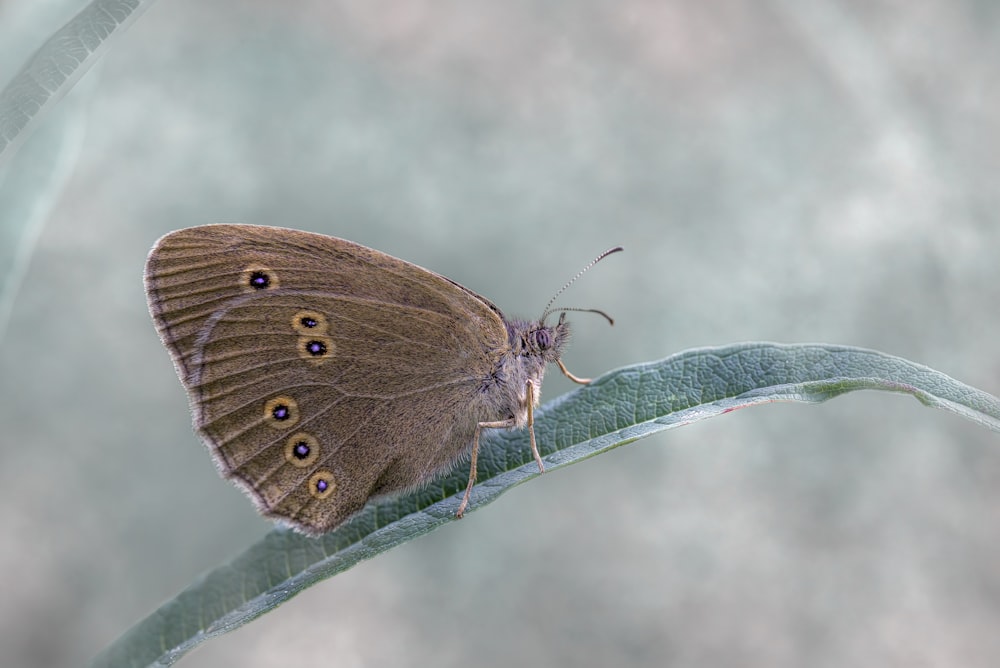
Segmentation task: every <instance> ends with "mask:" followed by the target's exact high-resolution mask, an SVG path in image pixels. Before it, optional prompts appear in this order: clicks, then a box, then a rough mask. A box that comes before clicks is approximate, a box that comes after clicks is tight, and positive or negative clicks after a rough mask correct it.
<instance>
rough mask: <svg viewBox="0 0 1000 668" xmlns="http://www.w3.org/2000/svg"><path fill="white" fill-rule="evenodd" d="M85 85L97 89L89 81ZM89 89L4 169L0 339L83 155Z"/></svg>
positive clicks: (0, 189) (0, 187)
mask: <svg viewBox="0 0 1000 668" xmlns="http://www.w3.org/2000/svg"><path fill="white" fill-rule="evenodd" d="M85 88H88V89H92V87H90V86H87V87H85ZM80 93H89V90H79V89H78V90H77V93H76V94H74V95H71V96H70V98H69V99H68V100H67V101H66V103H65V104H63V105H62V107H60V109H59V110H58V111H57V112H56V114H55V115H54V116H53V117H52V118H51V119H50V120H49V122H48V123H45V124H44V125H43V126H41V127H40V128H39V130H38V132H36V133H35V134H34V135H33V136H32V137H31V138H30V139H29V140H28V141H27V142H26V143H25V145H24V147H23V148H22V150H21V151H20V152H19V153H18V155H17V157H16V158H15V159H14V160H12V161H11V162H9V163H8V165H7V166H8V167H9V169H7V170H3V171H0V267H2V269H0V343H2V342H3V339H4V336H5V335H6V333H7V325H8V323H9V321H10V316H11V312H12V311H13V308H14V300H15V298H16V297H17V293H18V291H19V290H20V287H21V283H22V281H23V280H24V277H25V275H26V274H27V271H28V266H29V264H30V262H31V257H32V255H33V254H34V250H35V245H36V243H37V242H38V237H39V236H40V235H41V233H42V228H43V227H44V225H45V221H46V220H48V217H49V214H50V213H51V211H52V209H53V208H54V207H55V204H56V203H57V202H58V201H59V197H60V195H61V194H62V190H63V186H64V185H65V183H66V181H67V180H68V179H69V176H70V174H71V173H72V171H73V166H74V165H75V164H76V160H77V157H78V156H79V152H80V147H81V146H82V144H83V137H84V134H85V127H86V101H87V98H88V96H87V95H81V94H80Z"/></svg>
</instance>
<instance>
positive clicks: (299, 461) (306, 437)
mask: <svg viewBox="0 0 1000 668" xmlns="http://www.w3.org/2000/svg"><path fill="white" fill-rule="evenodd" d="M319 450H320V448H319V441H318V440H317V439H316V437H315V436H313V435H312V434H307V433H306V432H304V431H300V432H298V433H297V434H293V435H292V436H290V437H289V438H288V440H287V441H285V460H286V461H287V462H288V463H289V464H292V465H293V466H297V467H299V468H307V467H309V466H312V465H313V464H315V463H316V460H317V459H319Z"/></svg>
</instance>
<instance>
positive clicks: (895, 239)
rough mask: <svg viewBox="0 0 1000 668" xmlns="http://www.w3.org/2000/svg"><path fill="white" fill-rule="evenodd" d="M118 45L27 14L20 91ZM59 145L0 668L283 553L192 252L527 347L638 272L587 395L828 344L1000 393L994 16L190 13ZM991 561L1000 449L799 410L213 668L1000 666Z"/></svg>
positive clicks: (591, 0) (550, 493) (565, 473)
mask: <svg viewBox="0 0 1000 668" xmlns="http://www.w3.org/2000/svg"><path fill="white" fill-rule="evenodd" d="M83 4H84V3H83V2H79V1H77V2H66V1H65V0H63V1H60V2H56V1H55V0H50V1H47V2H41V1H35V0H0V43H5V40H7V41H6V44H7V45H8V50H7V51H5V52H4V54H5V55H4V60H3V61H0V73H2V74H3V75H4V78H3V80H2V81H0V84H2V83H3V82H5V81H6V80H8V79H9V77H10V76H12V74H13V72H15V71H16V70H17V68H18V67H19V66H20V63H22V62H23V59H24V58H25V57H27V55H28V53H30V50H31V48H28V47H29V46H30V45H31V44H32V43H34V44H35V46H37V44H38V43H40V42H41V40H44V38H45V37H46V36H47V35H49V34H51V32H53V31H54V30H55V29H56V28H57V27H58V26H60V25H62V23H64V22H65V21H66V20H67V19H68V18H69V17H71V16H72V15H73V14H74V13H75V11H77V9H79V8H80V7H81V6H82V5H83ZM32 40H34V42H32ZM15 42H16V43H17V44H18V45H21V47H23V48H25V49H27V50H26V51H23V52H21V53H19V54H18V56H17V57H16V58H15V57H14V56H12V55H11V51H12V48H11V45H13V44H15ZM59 110H60V111H59V112H58V113H53V114H52V115H50V116H49V117H47V118H46V120H45V122H44V123H43V124H42V125H41V127H40V128H39V132H38V133H37V134H36V136H42V133H43V132H44V131H53V130H52V128H57V129H59V128H62V129H65V128H69V129H70V130H67V132H69V136H70V137H71V140H69V141H68V145H69V146H71V147H75V149H73V150H64V151H63V152H62V153H61V154H60V155H61V156H62V157H61V159H60V161H59V162H58V164H59V170H61V171H58V175H59V178H56V179H53V181H54V185H51V187H49V188H48V190H47V191H46V192H47V193H48V194H47V195H44V201H43V202H41V204H40V205H39V206H38V207H36V208H34V209H32V211H33V212H34V213H35V214H37V215H39V216H40V217H41V218H42V222H43V224H42V225H40V226H39V227H38V228H37V229H38V238H37V245H36V246H35V248H34V252H33V254H32V255H31V256H30V264H28V265H27V267H26V270H25V272H24V275H23V282H22V283H21V284H20V285H19V287H18V289H17V292H16V299H15V300H14V301H13V303H12V306H11V308H10V313H9V322H7V323H6V332H5V338H4V339H3V340H2V342H0V425H2V434H0V513H2V516H0V526H2V527H3V538H2V540H0V588H2V592H3V594H2V596H0V648H2V654H3V660H2V661H3V663H4V664H5V665H11V666H62V665H67V666H68V665H79V664H80V663H82V662H84V661H86V660H87V659H88V658H89V657H91V656H92V655H93V654H95V653H96V652H97V651H98V650H99V649H101V648H102V647H103V646H105V645H106V644H107V643H109V642H110V641H111V640H112V639H114V638H115V637H116V636H117V635H118V634H119V633H121V632H122V631H124V630H125V629H126V628H127V627H129V626H130V625H131V624H133V623H134V622H136V621H137V620H138V619H140V618H141V617H143V616H145V615H146V614H148V613H149V612H151V611H152V610H153V609H155V608H156V607H157V606H158V605H159V604H160V603H161V602H162V601H164V600H166V599H169V598H171V597H173V596H174V595H175V594H176V593H177V592H179V591H180V590H181V589H182V588H184V587H185V586H186V585H187V584H189V583H190V582H191V581H192V580H193V579H194V578H196V577H197V576H198V575H199V574H200V573H202V572H204V571H206V570H209V569H211V568H213V567H215V566H217V565H219V564H221V563H224V562H225V561H226V560H227V559H229V558H231V557H233V556H235V555H236V554H238V553H239V552H241V551H242V550H243V549H244V548H245V547H246V546H248V545H250V544H251V543H253V542H254V541H255V540H257V539H258V538H260V537H261V536H262V535H263V534H264V533H266V532H267V531H268V530H269V529H270V525H269V524H268V523H267V522H266V521H264V520H261V519H260V518H258V517H257V516H256V514H255V512H254V510H253V508H252V506H251V504H250V503H249V502H247V501H246V500H245V499H244V497H243V496H242V494H241V493H240V492H239V491H238V490H236V489H235V488H233V487H232V486H231V485H229V484H228V483H226V482H225V481H223V480H221V479H220V478H219V477H218V476H217V474H216V472H215V468H214V466H213V465H212V463H211V461H210V458H209V456H208V453H207V451H206V449H205V448H204V446H203V445H202V444H201V443H200V441H199V440H198V439H197V437H196V436H195V435H194V434H193V432H192V431H191V427H190V417H189V413H188V408H187V402H186V398H185V394H184V392H183V389H182V388H181V386H180V383H179V381H178V380H177V378H176V376H175V374H174V371H173V368H172V366H171V363H170V360H169V357H168V355H167V353H166V351H165V350H164V349H163V348H162V347H161V345H160V343H159V341H158V339H157V336H156V333H155V331H154V329H153V326H152V323H151V322H150V320H149V317H148V314H147V312H146V304H145V298H144V295H143V290H142V281H141V275H142V266H143V262H144V259H145V255H146V252H147V251H148V249H149V248H150V246H151V245H152V244H153V242H154V241H155V240H156V238H157V237H158V236H160V235H161V234H164V233H166V232H168V231H170V230H173V229H176V228H180V227H186V226H190V225H197V224H203V223H209V222H222V221H228V222H244V223H256V224H267V225H284V226H291V227H297V228H301V229H306V230H311V231H316V232H322V233H327V234H331V235H336V236H342V237H346V238H349V239H352V240H355V241H358V242H360V243H363V244H367V245H370V246H374V247H376V248H379V249H381V250H383V251H386V252H388V253H391V254H394V255H397V256H400V257H403V258H405V259H407V260H410V261H413V262H416V263H417V264H420V265H423V266H426V267H429V268H432V269H434V270H436V271H438V272H441V273H444V274H445V275H447V276H449V277H451V278H453V279H455V280H457V281H459V282H461V283H463V284H464V285H466V286H468V287H470V288H472V289H473V290H476V291H478V292H480V293H483V294H485V295H487V296H489V297H490V298H491V299H492V300H494V301H495V302H496V303H498V304H499V305H500V306H501V307H502V308H504V309H505V310H506V311H507V312H508V313H509V314H512V315H522V316H534V315H537V314H538V313H539V311H540V309H541V308H542V307H543V305H544V304H545V302H546V301H547V300H548V298H549V296H550V295H551V294H552V293H553V292H554V291H555V290H556V289H557V288H558V287H559V286H560V285H562V283H563V282H564V281H565V280H566V279H568V278H569V277H570V276H572V275H573V274H574V273H576V271H577V270H578V269H579V268H580V267H582V266H583V265H584V264H585V263H586V262H587V261H589V260H590V259H591V258H592V257H593V256H595V255H596V254H597V253H598V252H600V251H602V250H604V249H605V248H607V247H609V246H612V245H616V244H621V245H623V246H625V247H626V253H625V254H622V255H618V256H614V257H612V258H609V259H608V260H607V261H605V262H604V263H602V264H601V265H600V266H599V267H597V268H596V269H595V270H593V271H592V272H590V273H588V274H587V275H586V277H585V278H583V279H582V280H580V281H579V282H578V283H577V284H576V285H574V286H573V288H572V289H571V290H570V291H569V292H568V293H567V294H566V295H565V298H564V299H563V300H562V303H563V304H564V305H570V306H583V307H597V308H604V309H607V310H608V311H610V312H611V313H612V314H613V315H614V316H615V318H616V325H615V327H614V328H609V327H607V325H606V324H604V323H603V321H602V320H601V319H600V318H597V317H591V316H586V315H578V316H577V317H575V318H574V319H573V320H574V322H575V324H576V336H575V338H574V341H573V345H572V347H571V348H570V350H569V352H568V354H567V355H566V358H565V359H566V362H567V364H568V366H569V368H570V369H571V370H573V371H574V372H575V373H577V374H580V375H597V374H600V373H602V372H603V371H606V370H609V369H612V368H615V367H618V366H622V365H626V364H630V363H634V362H640V361H646V360H652V359H658V358H661V357H664V356H667V355H669V354H670V353H673V352H676V351H679V350H682V349H685V348H689V347H696V346H704V345H715V344H724V343H730V342H736V341H744V340H775V341H785V342H805V341H819V342H830V343H841V344H851V345H859V346H866V347H872V348H877V349H880V350H883V351H886V352H889V353H893V354H898V355H901V356H904V357H907V358H909V359H912V360H915V361H918V362H921V363H924V364H927V365H930V366H932V367H934V368H936V369H939V370H941V371H944V372H945V373H948V374H950V375H953V376H954V377H956V378H959V379H960V380H963V381H965V382H967V383H969V384H972V385H975V386H977V387H981V388H982V389H985V390H987V391H990V392H993V393H994V394H997V393H1000V347H998V345H997V332H998V331H1000V329H998V326H1000V316H998V309H997V306H998V304H1000V263H998V249H1000V226H998V222H997V216H998V213H997V212H998V211H1000V191H998V186H997V184H998V167H1000V5H997V3H994V2H988V1H981V0H980V1H977V0H924V1H922V2H899V1H892V0H882V1H876V2H858V1H851V2H835V1H833V0H805V1H799V2H797V1H795V0H769V1H767V0H765V1H763V2H762V1H759V0H757V1H751V0H718V1H716V2H707V3H703V2H690V1H689V2H684V1H681V0H663V1H659V2H657V1H653V0H617V1H615V2H610V1H604V2H599V1H596V0H581V1H578V2H550V1H549V0H517V1H512V2H502V3H501V2H492V1H489V0H463V1H462V2H413V1H411V2H390V1H384V0H382V1H379V0H339V1H331V0H300V1H298V2H294V3H285V2H264V1H262V0H171V2H160V3H156V4H155V5H153V6H152V8H151V9H149V11H148V12H146V13H145V14H144V15H143V16H142V17H141V18H139V20H138V21H137V22H136V23H135V24H134V25H133V26H132V27H131V28H130V29H129V30H128V31H126V32H125V33H124V34H123V36H122V37H121V39H118V40H116V41H115V42H114V44H113V46H112V47H111V49H110V50H109V51H108V53H107V54H106V56H105V57H104V58H103V59H102V61H101V62H100V64H99V66H98V67H97V68H95V69H94V70H92V71H91V72H89V73H88V74H87V75H86V76H85V77H84V79H83V80H82V81H81V84H80V85H79V86H78V87H77V89H76V90H75V91H74V93H73V94H72V95H70V96H69V97H68V98H67V99H66V100H64V101H63V102H62V103H61V104H60V106H59ZM31 141H35V138H33V139H32V140H31ZM29 148H30V143H29V144H26V145H25V147H24V150H23V151H22V152H21V154H19V155H18V156H16V157H15V160H14V161H13V162H12V164H11V165H10V169H9V170H8V174H7V178H8V179H12V178H15V177H16V176H17V175H24V174H27V173H28V169H29V167H28V164H27V162H26V160H27V159H26V158H25V157H24V156H25V155H27V151H28V150H29ZM56 171H57V170H53V171H52V172H51V173H49V176H50V177H51V176H52V174H54V173H56ZM22 192H23V191H22ZM8 197H9V191H8ZM40 197H42V196H41V195H40ZM8 204H9V203H8ZM36 204H38V202H36ZM3 205H4V203H3V202H0V211H6V215H8V216H11V215H22V214H19V213H11V211H12V210H14V208H13V207H10V206H8V207H7V209H3V208H2V206H3ZM39 211H41V212H42V213H41V214H38V212H39ZM6 222H9V221H5V223H6ZM568 389H570V384H569V383H568V382H566V381H565V380H564V379H562V378H561V377H559V374H558V373H553V372H550V377H549V379H548V380H547V382H546V386H545V394H546V397H548V398H552V397H554V396H557V395H558V394H561V393H562V392H565V391H567V390H568ZM998 553H1000V437H998V435H997V434H995V433H991V432H988V431H986V430H984V429H982V428H980V427H977V426H974V425H972V424H970V423H968V422H966V421H963V420H962V419H960V418H958V417H956V416H953V415H949V414H944V413H941V412H938V411H933V410H929V409H927V408H924V407H922V406H921V405H920V404H919V403H917V402H916V401H914V400H912V399H910V398H908V397H903V396H896V395H887V394H881V393H860V394H853V395H850V396H847V397H844V398H840V399H837V400H835V401H832V402H830V403H827V404H824V405H821V406H818V407H816V406H803V405H771V406H764V407H759V408H754V409H752V410H746V411H739V412H737V413H734V414H730V415H726V416H724V417H720V418H718V419H714V420H710V421H707V422H702V423H698V424H695V425H691V426H688V427H685V428H683V429H677V430H673V431H670V432H668V433H665V434H662V435H660V436H658V437H655V438H648V439H645V440H642V441H639V442H637V443H634V444H632V445H630V446H629V447H626V448H620V449H617V450H615V451H613V452H611V453H608V454H606V455H604V456H601V457H597V458H594V459H592V460H588V461H587V462H584V463H581V464H579V465H577V466H573V467H570V468H568V469H564V470H560V471H557V472H553V473H552V474H550V475H546V476H543V477H542V478H540V479H536V480H534V481H532V482H531V483H530V484H527V485H523V486H521V487H518V488H517V489H515V490H513V491H511V492H510V493H508V494H507V495H505V496H503V497H502V498H501V499H500V500H498V501H497V502H496V503H494V504H492V505H491V506H489V507H487V508H485V509H482V510H481V511H479V512H475V513H473V514H472V515H470V516H468V517H467V519H465V520H464V521H462V522H458V523H454V524H450V525H448V526H446V527H444V528H443V529H441V530H439V531H436V532H434V533H432V534H430V535H427V536H425V537H423V538H421V539H419V540H415V541H412V542H410V543H408V544H406V545H404V546H402V547H400V548H398V549H395V550H392V551H391V552H389V553H386V554H384V555H382V556H380V557H378V558H377V559H374V560H371V561H368V562H365V563H363V564H361V565H359V566H357V567H356V568H354V569H352V570H350V571H348V572H346V573H343V574H342V575H340V576H338V577H336V578H333V579H331V580H328V581H326V582H324V583H321V584H320V585H318V586H315V587H313V588H311V589H310V590H308V591H306V592H305V593H303V594H301V595H300V596H298V597H297V598H295V599H293V600H292V601H291V602H289V603H288V604H286V605H284V606H282V607H281V608H279V609H278V610H277V611H275V612H273V613H271V614H268V615H266V616H265V617H263V618H261V619H259V620H257V621H255V622H253V623H251V624H249V625H247V626H245V627H243V628H242V629H240V630H239V631H237V632H235V633H232V634H230V635H228V636H226V637H223V638H220V639H216V640H213V641H210V642H208V643H207V644H205V645H204V646H203V647H201V648H200V649H198V650H196V651H195V652H194V653H192V654H191V655H189V656H188V657H186V658H185V659H184V661H183V664H182V665H185V666H191V667H192V668H193V667H196V666H218V665H245V666H276V665H316V664H320V665H337V666H427V665H435V666H439V667H449V666H468V665H475V666H477V667H478V668H491V667H494V666H496V667H500V666H509V665H574V666H606V665H627V666H665V665H669V666H678V667H685V666H767V667H769V668H779V667H786V666H787V667H789V668H791V667H799V666H803V665H810V666H820V667H823V666H965V667H975V666H984V667H985V666H996V665H997V663H998V662H1000V634H998V633H997V628H998V627H1000V560H998V558H997V556H998Z"/></svg>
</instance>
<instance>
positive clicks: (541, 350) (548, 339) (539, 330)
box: [520, 313, 569, 362]
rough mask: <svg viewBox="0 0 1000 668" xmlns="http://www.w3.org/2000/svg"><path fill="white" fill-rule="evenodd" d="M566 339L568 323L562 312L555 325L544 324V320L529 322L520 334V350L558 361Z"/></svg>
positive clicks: (550, 360)
mask: <svg viewBox="0 0 1000 668" xmlns="http://www.w3.org/2000/svg"><path fill="white" fill-rule="evenodd" d="M568 340H569V323H568V322H566V314H565V313H563V314H562V315H560V316H559V322H558V323H556V324H555V325H546V324H545V321H544V320H542V321H539V322H535V323H530V324H529V325H528V326H527V328H526V329H525V330H524V333H523V334H522V336H521V342H520V347H521V350H520V352H521V354H522V355H533V356H536V357H540V358H542V359H543V360H545V361H546V362H558V361H559V357H560V356H561V355H562V350H563V348H564V347H565V346H566V342H567V341H568Z"/></svg>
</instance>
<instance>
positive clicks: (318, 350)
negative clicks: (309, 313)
mask: <svg viewBox="0 0 1000 668" xmlns="http://www.w3.org/2000/svg"><path fill="white" fill-rule="evenodd" d="M335 350H336V345H335V344H334V343H333V339H331V338H330V337H329V336H300V337H299V343H298V351H299V357H301V358H303V359H305V360H307V361H308V362H310V363H312V364H315V365H317V366H319V365H320V364H322V363H323V362H325V361H327V360H328V359H330V358H331V357H333V353H334V351H335Z"/></svg>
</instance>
